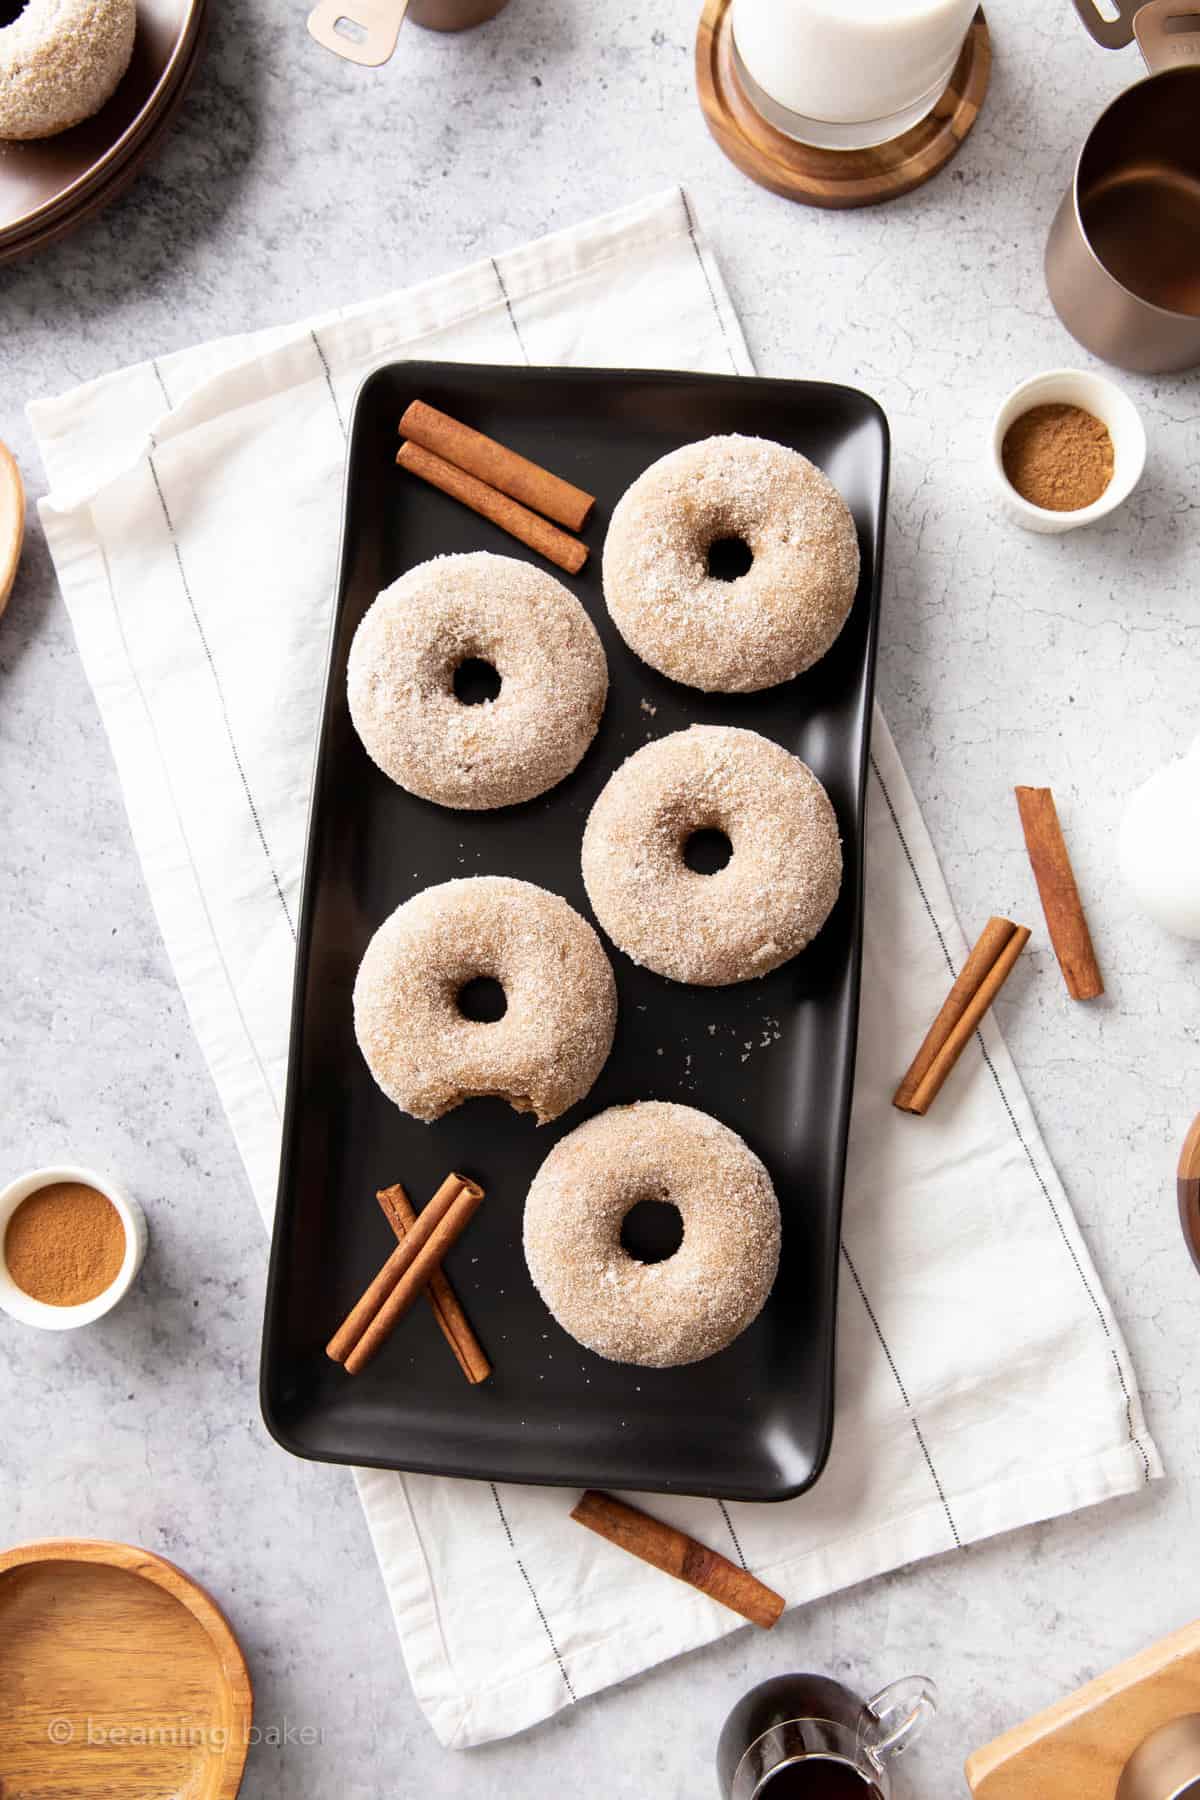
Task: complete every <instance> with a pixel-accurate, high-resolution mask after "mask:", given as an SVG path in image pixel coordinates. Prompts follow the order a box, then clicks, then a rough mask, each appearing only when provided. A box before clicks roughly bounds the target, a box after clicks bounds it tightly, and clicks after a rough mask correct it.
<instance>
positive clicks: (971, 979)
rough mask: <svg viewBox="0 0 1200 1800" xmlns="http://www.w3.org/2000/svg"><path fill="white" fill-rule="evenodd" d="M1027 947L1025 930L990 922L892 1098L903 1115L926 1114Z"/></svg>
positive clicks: (1000, 921) (994, 920) (1007, 921)
mask: <svg viewBox="0 0 1200 1800" xmlns="http://www.w3.org/2000/svg"><path fill="white" fill-rule="evenodd" d="M1028 942H1029V931H1028V928H1027V927H1026V926H1024V925H1014V924H1013V922H1012V920H1011V919H998V918H991V919H989V920H988V922H987V924H986V925H985V926H984V928H983V931H982V933H981V935H980V938H979V941H978V943H977V944H976V945H975V948H974V949H973V950H972V951H971V954H970V956H968V958H967V960H966V962H965V963H964V964H963V967H962V972H961V974H960V975H959V977H958V980H957V981H956V982H955V983H954V986H953V987H952V988H951V989H950V992H949V994H948V995H947V997H946V1001H945V1003H944V1005H943V1007H942V1010H941V1011H940V1012H939V1014H938V1016H937V1018H936V1019H935V1020H934V1021H933V1024H932V1025H931V1026H930V1028H929V1030H928V1032H927V1033H926V1036H925V1041H924V1043H923V1044H922V1045H921V1048H920V1049H919V1050H918V1051H917V1054H916V1056H915V1057H914V1058H913V1060H912V1063H911V1065H910V1066H909V1070H908V1073H907V1074H906V1075H905V1077H904V1080H903V1081H902V1082H901V1083H900V1086H899V1087H898V1088H897V1089H896V1092H895V1094H894V1095H893V1096H892V1105H893V1106H896V1107H899V1109H900V1111H901V1112H909V1113H926V1112H928V1111H929V1108H930V1107H931V1106H932V1104H933V1102H934V1100H936V1098H937V1096H938V1094H939V1093H940V1092H941V1090H942V1084H943V1082H944V1081H945V1079H946V1077H947V1075H949V1073H950V1071H951V1069H952V1068H953V1067H954V1065H955V1063H956V1062H957V1061H958V1059H959V1057H960V1056H961V1055H962V1053H963V1051H964V1050H965V1048H966V1046H967V1045H968V1043H969V1042H970V1041H971V1039H972V1037H973V1036H974V1035H975V1032H976V1030H977V1029H978V1026H979V1021H980V1020H981V1019H982V1017H983V1015H984V1013H985V1012H986V1011H987V1010H988V1007H989V1006H990V1005H991V1004H992V1001H993V1000H994V999H995V998H996V995H997V994H998V993H999V992H1000V989H1001V988H1002V987H1003V986H1004V983H1005V982H1006V981H1007V980H1008V977H1009V974H1010V973H1011V971H1012V968H1013V965H1014V963H1015V962H1016V960H1017V958H1018V956H1020V954H1021V952H1022V950H1023V949H1024V948H1025V946H1026V944H1027V943H1028Z"/></svg>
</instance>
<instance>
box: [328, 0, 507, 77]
mask: <svg viewBox="0 0 1200 1800" xmlns="http://www.w3.org/2000/svg"><path fill="white" fill-rule="evenodd" d="M507 5H508V0H317V4H316V6H315V7H314V8H313V10H312V12H310V13H309V15H308V29H309V34H310V36H312V37H314V38H315V39H316V40H317V42H318V44H320V45H322V47H323V48H324V49H326V50H332V51H333V53H334V55H335V56H344V57H345V59H346V61H347V62H352V63H358V64H359V65H360V67H362V68H364V69H378V68H380V67H381V66H382V65H383V64H384V63H385V62H387V60H388V58H389V57H390V56H391V54H392V51H393V50H394V49H395V48H396V41H397V39H398V38H399V36H400V27H401V26H402V25H403V23H404V20H405V18H406V17H407V18H409V19H411V20H412V22H413V24H414V25H425V26H427V27H428V28H429V30H430V31H466V30H467V29H468V27H470V26H472V25H482V24H483V23H484V21H485V19H492V18H495V16H496V14H497V13H498V12H501V11H503V9H504V7H506V6H507Z"/></svg>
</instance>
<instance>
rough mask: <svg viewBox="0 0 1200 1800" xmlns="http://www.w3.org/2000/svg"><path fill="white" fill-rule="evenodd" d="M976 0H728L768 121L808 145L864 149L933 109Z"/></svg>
mask: <svg viewBox="0 0 1200 1800" xmlns="http://www.w3.org/2000/svg"><path fill="white" fill-rule="evenodd" d="M976 3H977V0H733V41H734V44H735V45H736V47H737V54H738V57H739V59H740V61H741V64H742V67H743V69H744V70H745V72H746V73H747V74H748V75H749V76H750V79H751V82H752V83H753V87H752V89H751V97H752V98H753V99H754V101H755V104H756V105H758V106H759V109H760V111H764V112H766V114H767V116H768V117H769V118H770V120H771V122H772V123H773V124H775V125H777V126H779V128H780V129H781V130H783V131H785V132H787V133H788V135H789V136H790V137H794V138H798V139H799V140H800V141H801V142H802V143H805V144H815V145H818V146H820V147H822V148H825V149H829V150H864V149H867V148H868V147H869V146H870V145H872V144H884V143H888V142H890V141H891V139H893V138H896V137H899V136H900V135H901V133H902V132H905V131H907V130H908V129H909V128H910V127H911V126H913V125H915V124H917V123H918V121H919V120H921V119H923V118H924V117H925V115H926V113H928V112H931V111H932V109H933V107H934V106H935V105H936V104H937V102H938V100H939V99H940V98H941V96H942V94H943V93H944V92H945V90H946V85H947V83H948V82H949V80H950V77H951V75H952V74H953V73H954V65H955V63H956V62H957V61H958V58H959V53H960V51H961V50H962V46H963V39H964V38H965V37H966V35H967V27H968V26H969V25H970V23H971V20H972V18H973V17H974V15H975V8H976ZM755 89H757V90H758V91H757V92H755V91H754V90H755ZM762 96H765V97H766V100H767V102H768V105H767V106H766V107H764V106H763V104H762ZM772 102H773V105H772V104H770V103H772ZM776 109H778V110H776Z"/></svg>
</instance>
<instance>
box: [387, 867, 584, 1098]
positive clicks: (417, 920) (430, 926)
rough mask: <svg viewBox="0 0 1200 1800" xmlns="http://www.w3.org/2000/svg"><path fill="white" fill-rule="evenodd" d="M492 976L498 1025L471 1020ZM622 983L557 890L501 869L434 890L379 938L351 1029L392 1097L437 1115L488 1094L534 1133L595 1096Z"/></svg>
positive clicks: (401, 909)
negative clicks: (498, 990)
mask: <svg viewBox="0 0 1200 1800" xmlns="http://www.w3.org/2000/svg"><path fill="white" fill-rule="evenodd" d="M481 977H488V978H490V979H491V980H493V981H497V982H499V984H500V986H501V987H502V988H503V989H504V998H505V1002H506V1010H505V1012H504V1015H503V1017H502V1018H499V1019H496V1020H495V1021H494V1022H490V1023H485V1022H483V1021H481V1020H478V1019H472V1018H468V1017H467V1016H466V1014H465V1013H464V1012H463V1010H462V1007H461V1005H460V996H461V995H462V992H463V989H464V988H465V987H466V986H467V985H468V983H470V982H472V981H476V980H478V979H480V978H481ZM616 1023H617V988H616V983H615V981H614V980H613V972H612V968H611V966H610V964H609V960H608V958H607V956H606V955H605V954H604V950H603V948H602V946H601V943H600V940H599V938H598V937H597V936H596V933H595V932H594V931H593V930H592V928H591V926H590V925H589V924H588V923H587V921H586V920H584V919H581V918H580V916H579V914H578V913H577V912H576V911H575V910H574V908H573V907H571V906H568V905H567V902H566V901H565V900H562V899H560V898H559V896H558V895H557V894H550V893H547V892H546V890H545V889H544V888H539V887H535V886H534V885H533V883H532V882H529V881H514V880H511V879H510V878H509V877H508V876H505V875H479V876H474V877H471V878H468V879H467V880H465V881H447V882H443V884H442V885H441V886H440V887H432V888H426V889H425V891H424V893H421V894H417V895H416V896H415V897H414V898H413V899H411V900H408V901H406V902H405V903H404V905H403V906H398V907H397V908H396V910H395V912H394V913H392V914H391V916H390V918H387V919H385V920H384V922H383V924H382V925H381V926H380V927H379V929H378V931H377V932H376V933H375V935H374V937H373V938H372V939H371V942H370V943H369V944H368V945H367V951H366V955H365V956H364V957H363V959H362V963H361V964H360V966H359V971H358V977H357V979H356V981H355V983H354V1030H355V1034H356V1036H357V1038H358V1043H359V1047H360V1049H361V1050H362V1053H363V1055H364V1057H365V1058H366V1060H367V1066H368V1067H369V1069H370V1071H371V1073H372V1075H373V1076H374V1077H375V1079H376V1081H377V1082H378V1083H379V1085H380V1087H381V1088H382V1089H383V1091H384V1093H385V1094H386V1095H387V1097H388V1099H389V1100H393V1101H394V1102H395V1104H396V1105H397V1106H398V1107H399V1108H400V1109H401V1111H402V1112H406V1113H411V1114H412V1116H413V1118H415V1119H424V1120H426V1121H429V1120H432V1119H440V1118H441V1116H442V1114H443V1113H446V1112H449V1111H450V1110H451V1108H452V1107H455V1106H458V1105H459V1103H460V1102H461V1101H463V1100H469V1099H473V1098H476V1097H479V1096H482V1095H486V1094H494V1095H497V1096H498V1097H499V1098H500V1099H502V1100H507V1101H508V1103H509V1105H510V1106H511V1107H513V1108H515V1110H516V1111H517V1112H531V1113H536V1115H537V1122H538V1124H539V1125H544V1124H546V1122H547V1121H548V1120H550V1119H557V1117H558V1115H559V1114H560V1113H562V1112H565V1111H566V1109H567V1107H568V1106H572V1105H574V1103H575V1101H576V1100H581V1099H582V1098H583V1096H584V1094H586V1093H587V1091H588V1089H589V1088H590V1087H591V1085H592V1083H593V1082H594V1081H595V1079H596V1077H597V1075H599V1073H600V1071H601V1069H602V1068H603V1067H604V1064H605V1063H606V1061H607V1060H608V1053H609V1051H610V1050H611V1049H612V1041H613V1032H614V1031H615V1029H616Z"/></svg>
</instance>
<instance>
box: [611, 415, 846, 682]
mask: <svg viewBox="0 0 1200 1800" xmlns="http://www.w3.org/2000/svg"><path fill="white" fill-rule="evenodd" d="M722 549H724V550H726V551H730V552H732V554H733V555H735V556H736V555H738V554H739V553H740V554H741V556H742V559H743V561H742V564H741V565H738V564H736V563H735V564H733V565H732V566H730V565H729V564H726V567H727V568H729V570H730V573H732V574H733V577H734V578H733V579H722V578H721V574H720V569H721V553H722ZM747 558H752V560H751V561H749V566H748V567H745V572H744V573H739V572H737V570H738V568H739V567H741V566H744V565H745V560H746V559H747ZM714 571H716V572H714ZM857 587H858V536H857V534H856V532H855V529H854V520H853V519H852V518H851V516H850V511H849V508H848V507H847V505H846V503H845V501H844V500H843V499H842V497H841V495H840V494H839V493H838V491H837V489H836V488H835V487H834V485H833V483H832V482H831V481H830V480H828V478H827V477H826V476H824V475H823V474H822V473H821V471H820V469H818V468H817V467H816V465H815V464H814V463H811V462H809V460H808V458H807V457H806V456H801V455H800V454H799V452H798V451H796V450H788V449H785V447H784V446H783V445H782V444H773V443H771V442H769V440H768V439H766V438H753V437H713V438H706V439H705V440H704V441H703V442H702V443H699V444H686V445H684V447H683V449H682V450H673V451H672V452H671V454H670V455H669V456H664V457H662V458H661V460H660V461H659V462H656V463H653V464H652V465H651V467H650V468H648V469H647V470H646V472H645V473H644V474H643V475H640V476H639V477H638V479H637V480H636V481H635V482H634V484H633V486H632V487H631V488H629V489H628V491H627V492H626V493H625V494H624V495H623V496H622V498H621V500H620V501H619V502H618V504H617V507H616V510H615V511H614V513H613V516H612V522H611V524H610V525H609V528H608V536H607V538H606V540H605V544H604V598H605V600H606V602H607V603H608V610H609V612H610V613H611V614H612V617H613V623H614V624H615V625H616V627H617V630H618V631H619V632H620V633H621V636H622V637H623V638H624V639H625V642H626V643H627V644H628V645H629V648H630V649H631V650H632V651H634V652H635V653H636V655H638V656H640V657H641V658H642V660H643V661H644V662H648V663H649V664H650V665H651V667H652V668H655V669H658V670H660V671H661V672H662V674H664V675H669V676H671V678H672V679H673V680H675V681H682V682H685V683H686V684H687V685H688V687H696V688H704V689H705V690H706V691H708V692H719V693H725V694H749V693H754V692H755V691H756V690H757V689H759V688H766V687H774V686H775V684H776V683H777V682H780V681H789V680H790V679H791V677H792V676H793V675H799V674H800V672H801V670H803V669H807V668H810V667H811V665H812V664H813V663H815V662H816V661H817V660H818V658H819V657H822V656H824V654H825V652H826V651H827V650H828V649H829V647H830V645H831V644H832V643H833V641H834V639H835V638H836V637H837V635H838V632H839V631H840V630H841V629H842V626H843V625H844V624H845V622H846V618H847V615H848V614H849V611H850V608H851V606H852V605H853V604H854V595H855V591H856V589H857Z"/></svg>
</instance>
